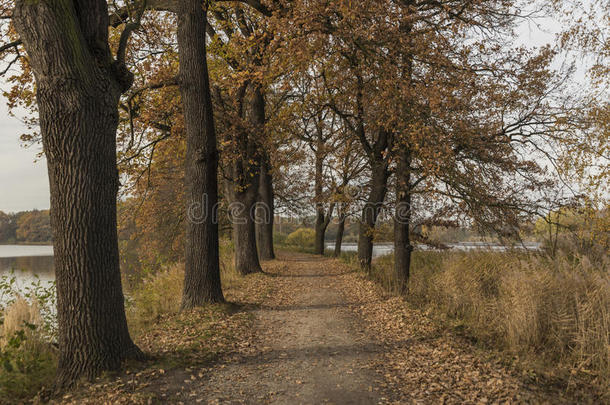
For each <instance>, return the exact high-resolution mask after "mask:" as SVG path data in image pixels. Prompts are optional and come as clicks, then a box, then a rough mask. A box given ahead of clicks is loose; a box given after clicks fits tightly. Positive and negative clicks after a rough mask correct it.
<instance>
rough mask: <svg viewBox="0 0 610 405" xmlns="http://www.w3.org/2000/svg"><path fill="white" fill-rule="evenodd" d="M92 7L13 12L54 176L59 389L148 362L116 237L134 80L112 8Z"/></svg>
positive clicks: (65, 4) (42, 5) (37, 5)
mask: <svg viewBox="0 0 610 405" xmlns="http://www.w3.org/2000/svg"><path fill="white" fill-rule="evenodd" d="M87 3H89V4H86V5H83V4H81V3H78V4H76V5H75V4H73V3H72V1H69V0H56V1H53V2H46V1H40V2H32V1H25V0H23V1H21V0H18V1H17V2H16V4H15V10H14V13H13V22H14V24H15V27H16V29H17V31H18V33H19V35H20V37H21V39H22V41H23V44H24V47H25V49H26V51H27V53H28V57H29V61H30V65H31V67H32V69H33V72H34V75H35V78H36V97H37V102H38V111H39V116H40V130H41V135H42V141H43V147H44V151H45V155H46V157H47V166H48V173H49V184H50V192H51V223H52V226H53V233H54V236H53V238H54V255H55V276H56V283H57V284H56V285H57V324H58V344H59V362H58V370H57V386H58V388H59V389H62V388H66V387H69V386H71V385H72V384H73V383H74V382H75V381H76V380H77V379H79V378H81V377H85V378H89V379H92V378H94V377H95V376H97V375H98V374H99V373H100V372H101V371H103V370H116V369H118V368H120V365H121V362H122V361H123V360H125V359H127V358H143V357H144V355H143V354H142V352H141V351H140V350H139V349H138V348H137V346H135V344H134V343H133V342H132V340H131V337H130V336H129V332H128V330H127V321H126V318H125V309H124V298H123V292H122V287H121V274H120V269H119V250H118V239H117V217H116V198H117V192H118V186H119V179H118V171H117V167H116V130H117V124H118V112H117V106H118V101H119V97H120V95H121V92H122V91H125V90H126V89H127V88H128V87H129V86H130V85H131V80H130V79H131V77H130V76H129V74H128V72H127V71H126V70H125V69H120V68H119V66H117V65H116V64H115V63H114V62H113V58H112V56H111V54H110V49H109V47H108V10H107V6H106V2H105V1H94V0H90V1H88V2H87ZM81 11H82V12H81ZM122 67H123V68H124V66H122Z"/></svg>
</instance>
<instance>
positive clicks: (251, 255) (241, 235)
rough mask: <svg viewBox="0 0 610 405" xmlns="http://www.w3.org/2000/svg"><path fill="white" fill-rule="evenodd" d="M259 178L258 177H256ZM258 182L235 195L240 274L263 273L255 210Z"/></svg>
mask: <svg viewBox="0 0 610 405" xmlns="http://www.w3.org/2000/svg"><path fill="white" fill-rule="evenodd" d="M255 177H258V176H255ZM257 185H258V184H257V182H256V181H254V184H252V185H251V186H250V188H248V189H247V190H245V191H244V192H234V193H233V202H232V204H233V209H232V218H231V220H232V221H233V242H234V244H235V269H236V270H237V271H238V272H239V273H240V274H244V275H245V274H251V273H256V272H260V271H262V268H261V265H260V262H259V260H258V252H257V251H256V226H255V219H254V208H255V202H256V196H257Z"/></svg>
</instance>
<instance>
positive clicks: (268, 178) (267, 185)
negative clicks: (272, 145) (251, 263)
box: [256, 153, 275, 260]
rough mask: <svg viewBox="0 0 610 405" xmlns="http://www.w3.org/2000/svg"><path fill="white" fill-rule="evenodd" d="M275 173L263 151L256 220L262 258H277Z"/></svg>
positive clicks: (257, 237)
mask: <svg viewBox="0 0 610 405" xmlns="http://www.w3.org/2000/svg"><path fill="white" fill-rule="evenodd" d="M273 198H274V196H273V175H272V174H271V167H270V164H269V158H268V156H267V154H266V153H263V157H262V158H261V172H260V179H259V186H258V202H259V205H260V206H259V208H258V209H257V221H256V244H257V246H258V254H259V258H260V260H273V259H275V252H274V250H273V219H274V216H275V207H274V201H273Z"/></svg>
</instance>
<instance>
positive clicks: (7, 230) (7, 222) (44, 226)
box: [0, 210, 52, 244]
mask: <svg viewBox="0 0 610 405" xmlns="http://www.w3.org/2000/svg"><path fill="white" fill-rule="evenodd" d="M51 240H52V237H51V217H50V216H49V210H42V211H40V210H32V211H21V212H16V213H8V214H7V213H5V212H3V211H0V244H9V243H50V242H51Z"/></svg>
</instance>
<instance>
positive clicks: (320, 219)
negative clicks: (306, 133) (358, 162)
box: [314, 127, 334, 255]
mask: <svg viewBox="0 0 610 405" xmlns="http://www.w3.org/2000/svg"><path fill="white" fill-rule="evenodd" d="M323 149H324V141H323V134H322V130H321V129H320V128H319V127H318V141H317V146H316V162H315V175H314V182H315V184H314V199H315V204H316V224H315V228H314V229H315V236H314V253H315V254H317V255H324V250H325V249H324V235H325V234H326V228H327V227H328V224H329V223H330V218H331V216H332V214H333V209H334V203H333V204H331V206H330V208H329V210H328V213H326V212H325V210H324V204H323V203H322V198H323V197H322V191H323V181H324V177H323V170H324V168H323V165H324V156H325V155H324V150H323Z"/></svg>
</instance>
